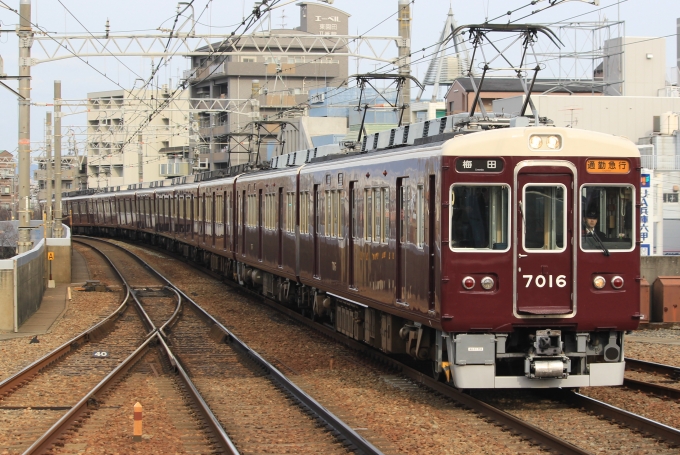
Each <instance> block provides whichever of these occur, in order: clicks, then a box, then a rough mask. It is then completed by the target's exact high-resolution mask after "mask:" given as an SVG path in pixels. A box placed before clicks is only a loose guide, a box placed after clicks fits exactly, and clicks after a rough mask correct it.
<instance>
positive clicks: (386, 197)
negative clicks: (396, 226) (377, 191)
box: [382, 188, 390, 243]
mask: <svg viewBox="0 0 680 455" xmlns="http://www.w3.org/2000/svg"><path fill="white" fill-rule="evenodd" d="M382 203H383V221H382V225H383V236H382V241H383V243H387V242H388V241H389V239H390V189H389V188H383V189H382Z"/></svg>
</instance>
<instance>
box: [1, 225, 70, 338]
mask: <svg viewBox="0 0 680 455" xmlns="http://www.w3.org/2000/svg"><path fill="white" fill-rule="evenodd" d="M32 234H34V233H33V232H32ZM64 236H65V238H61V239H55V238H50V239H40V240H39V241H37V239H35V240H36V243H35V245H34V247H33V249H32V250H30V251H27V252H26V253H23V254H20V255H17V256H14V257H13V258H11V259H3V260H0V331H15V332H16V331H17V329H18V328H19V327H20V326H21V324H23V323H24V322H26V320H27V319H28V318H29V317H31V316H32V315H33V313H35V312H36V311H37V310H38V308H40V303H41V302H42V297H43V293H44V292H45V288H46V287H47V280H48V279H49V265H48V262H49V261H48V260H47V252H48V251H51V252H54V260H53V261H51V262H52V279H54V280H55V281H56V282H59V283H70V282H71V230H70V229H68V227H66V226H64Z"/></svg>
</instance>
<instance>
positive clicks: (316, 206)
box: [314, 185, 321, 278]
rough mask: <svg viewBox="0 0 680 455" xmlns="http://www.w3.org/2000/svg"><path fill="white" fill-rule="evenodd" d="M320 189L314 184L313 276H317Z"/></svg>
mask: <svg viewBox="0 0 680 455" xmlns="http://www.w3.org/2000/svg"><path fill="white" fill-rule="evenodd" d="M320 192H321V190H320V189H319V185H314V277H315V278H319V273H320V272H319V268H320V267H319V265H320V264H319V262H320V258H319V255H320V252H319V236H320V235H321V233H320V232H319V228H320V224H321V213H320V212H321V199H320V198H319V196H320V194H319V193H320Z"/></svg>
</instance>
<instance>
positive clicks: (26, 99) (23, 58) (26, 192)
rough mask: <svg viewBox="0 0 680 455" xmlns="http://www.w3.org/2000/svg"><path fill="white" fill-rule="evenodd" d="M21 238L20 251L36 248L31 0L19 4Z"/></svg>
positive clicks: (19, 240) (18, 248)
mask: <svg viewBox="0 0 680 455" xmlns="http://www.w3.org/2000/svg"><path fill="white" fill-rule="evenodd" d="M19 16H20V19H19V30H18V31H17V35H18V36H19V95H20V97H19V201H18V202H19V209H18V212H19V213H18V215H19V238H18V240H17V252H18V253H19V254H21V253H25V252H26V251H29V250H30V249H31V248H33V242H31V210H30V197H31V188H30V184H31V99H30V98H31V45H32V44H33V29H32V28H31V0H21V3H20V7H19Z"/></svg>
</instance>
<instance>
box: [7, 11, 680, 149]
mask: <svg viewBox="0 0 680 455" xmlns="http://www.w3.org/2000/svg"><path fill="white" fill-rule="evenodd" d="M3 1H4V2H5V3H6V4H7V5H8V6H10V7H11V8H15V9H17V10H18V8H19V0H3ZM253 3H254V2H253V0H212V1H209V0H196V1H195V15H196V17H199V16H200V20H199V22H200V24H199V25H197V32H198V33H207V32H209V31H210V30H212V31H213V32H215V33H219V32H230V31H232V30H233V29H234V28H235V26H234V24H237V23H238V22H240V20H241V19H242V17H243V15H244V12H245V14H248V12H249V10H250V9H251V8H252V6H253ZM529 3H530V1H529V0H453V1H451V0H415V1H414V3H413V4H412V15H413V28H412V35H413V37H412V51H413V59H414V60H417V59H418V58H419V57H422V56H423V55H424V54H428V53H430V52H432V49H428V50H426V51H425V52H422V51H420V52H418V51H417V50H418V49H422V48H424V47H428V46H431V45H432V44H433V43H435V42H436V41H437V40H438V39H439V35H440V33H441V29H442V28H443V25H444V21H445V20H446V14H447V12H448V10H449V7H452V8H453V11H454V14H455V18H456V21H457V22H458V24H459V25H464V24H473V23H480V22H483V21H484V20H485V19H487V18H488V19H494V18H496V17H498V16H501V15H503V17H501V18H500V19H497V20H495V21H494V22H498V23H503V22H507V20H508V19H507V18H508V16H506V15H504V14H505V13H506V12H507V11H508V10H515V9H517V8H521V7H523V6H526V5H528V4H529ZM599 3H600V5H599V6H595V5H592V4H587V3H585V2H581V1H578V0H573V1H568V2H565V3H564V4H561V5H557V6H555V7H553V8H548V9H547V10H545V11H542V12H539V13H536V14H533V15H531V16H530V17H527V18H524V19H521V20H519V21H518V22H540V23H555V22H558V21H563V20H567V19H570V18H572V17H574V16H578V17H577V18H575V19H570V20H572V21H597V20H602V19H604V18H606V19H608V20H617V19H620V20H623V21H625V34H626V35H627V36H644V37H659V36H667V35H672V36H669V37H668V38H665V41H666V55H665V59H666V65H665V66H666V67H667V68H669V67H671V66H675V64H676V36H675V34H676V32H677V30H676V18H678V17H680V1H678V0H623V1H617V0H601V1H600V2H599ZM62 4H63V6H62ZM397 4H398V1H397V0H335V2H334V4H333V6H334V7H336V8H339V9H342V10H344V11H346V12H348V13H349V14H351V17H350V23H349V28H350V33H351V34H355V33H361V34H363V33H366V32H367V31H368V33H367V34H368V35H371V36H384V35H387V36H395V35H397V21H396V16H395V15H393V13H394V12H396V11H397ZM206 5H207V8H206ZM176 6H177V2H176V1H165V0H153V1H150V0H146V1H140V0H134V1H133V0H116V1H102V0H88V1H85V0H61V1H59V0H32V9H33V13H32V15H33V22H34V23H36V24H37V25H39V26H40V27H41V28H43V29H44V30H46V31H48V32H50V33H57V34H62V33H69V34H85V33H87V31H86V29H87V30H89V31H90V32H91V33H93V34H95V35H99V34H102V33H103V31H104V24H105V22H106V20H107V18H108V19H109V21H110V24H111V33H112V34H116V33H122V32H131V31H132V32H135V33H140V34H141V33H160V32H158V31H156V30H157V29H158V28H159V27H161V28H171V27H172V23H173V21H174V18H175V12H176ZM546 6H549V3H548V1H547V0H543V1H541V2H539V3H537V4H536V5H534V6H526V7H525V8H523V9H520V10H518V11H516V12H515V13H513V14H512V15H511V16H510V17H511V18H512V19H513V20H517V19H520V18H521V17H522V16H525V15H527V14H531V12H532V11H536V10H539V9H541V8H545V7H546ZM66 8H68V10H69V11H70V13H69V12H68V11H67V9H66ZM282 13H283V14H285V17H282ZM584 13H586V14H584ZM73 16H75V18H74V17H73ZM76 18H77V20H76ZM78 21H79V22H80V23H79V22H78ZM381 21H384V22H382V23H381ZM282 23H285V24H286V26H287V28H291V27H294V26H297V25H299V7H298V6H296V4H295V2H293V3H290V4H289V5H288V6H285V7H283V8H279V9H277V10H275V12H274V13H273V19H272V25H273V27H274V28H280V26H281V24H282ZM17 24H18V16H17V15H16V14H15V13H14V12H12V11H9V10H7V9H3V8H2V2H0V30H3V31H4V30H14V29H15V26H16V25H17ZM81 24H82V25H81ZM377 24H380V25H377ZM376 25H377V26H376ZM373 27H375V28H373ZM369 30H370V31H369ZM585 45H587V43H577V46H585ZM391 49H396V48H394V47H392V48H391ZM394 52H395V54H396V50H395V51H394ZM37 54H38V53H37V52H35V51H34V53H33V55H34V56H36V57H38V55H37ZM41 55H42V54H41ZM0 56H2V58H3V59H4V72H5V73H6V74H8V75H16V74H18V67H17V60H18V58H17V56H18V52H17V38H16V34H15V33H14V32H12V33H0ZM659 57H661V56H659ZM121 60H122V61H123V62H124V64H125V65H123V64H121V63H120V62H118V61H116V60H115V59H113V58H111V57H108V58H89V59H88V61H89V64H90V65H91V66H93V67H95V68H97V69H98V70H99V71H101V72H102V73H105V74H106V75H107V76H108V77H109V78H111V79H112V80H113V82H112V81H111V80H107V79H106V78H105V77H104V76H102V75H101V74H98V73H97V71H96V70H95V69H93V68H91V67H89V66H88V65H87V64H85V63H83V62H81V61H78V60H77V59H75V58H71V59H67V60H61V61H56V62H49V63H42V64H39V65H37V66H35V67H33V68H32V76H33V79H32V82H31V84H32V92H31V96H32V101H34V102H38V103H39V102H51V100H52V97H53V92H52V90H53V81H54V80H55V79H60V80H61V81H62V97H63V98H64V99H84V98H86V96H87V93H88V92H95V91H103V90H117V89H120V88H121V87H120V86H122V87H125V88H131V87H132V85H133V84H134V83H135V79H136V78H137V77H140V76H141V77H142V78H145V77H148V75H149V74H150V71H151V59H148V58H138V57H128V58H122V59H121ZM156 63H157V60H156ZM125 66H127V67H128V68H129V69H128V68H126V67H125ZM380 66H382V65H380ZM188 67H189V66H188V60H187V59H185V58H183V57H180V56H176V57H174V58H173V59H172V60H171V61H170V62H169V63H168V65H167V66H164V67H163V69H162V70H161V71H160V72H159V78H160V82H161V83H167V82H168V79H169V78H173V79H174V80H173V84H176V82H177V75H178V74H180V73H181V71H182V70H184V69H187V68H188ZM374 68H376V65H375V64H373V63H369V62H366V63H365V65H364V66H363V67H362V71H370V70H373V69H374ZM426 68H427V62H425V63H420V64H419V65H417V66H416V68H415V69H414V70H413V74H414V75H418V76H420V77H421V78H422V77H423V76H424V73H425V70H426ZM353 70H354V68H352V69H350V72H353ZM546 76H547V75H546ZM5 82H6V84H7V85H9V86H11V87H12V88H14V89H16V88H17V82H16V81H5ZM117 84H119V85H120V86H119V85H117ZM0 105H1V106H2V109H1V110H0V116H1V117H0V118H1V119H2V121H1V122H0V150H2V149H7V150H9V151H11V152H14V151H15V150H16V148H17V107H16V106H17V98H16V95H14V94H13V93H11V92H10V91H8V90H6V89H4V88H3V87H0ZM46 109H48V108H46V107H35V106H34V107H32V108H31V120H32V133H31V139H32V147H33V149H34V150H35V149H38V148H40V147H41V142H42V140H43V124H44V118H45V112H46ZM50 109H51V108H50ZM84 123H85V119H84V116H82V115H80V116H70V117H64V119H63V125H64V126H68V125H69V124H77V125H81V126H82V125H84ZM81 152H82V149H81Z"/></svg>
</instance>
